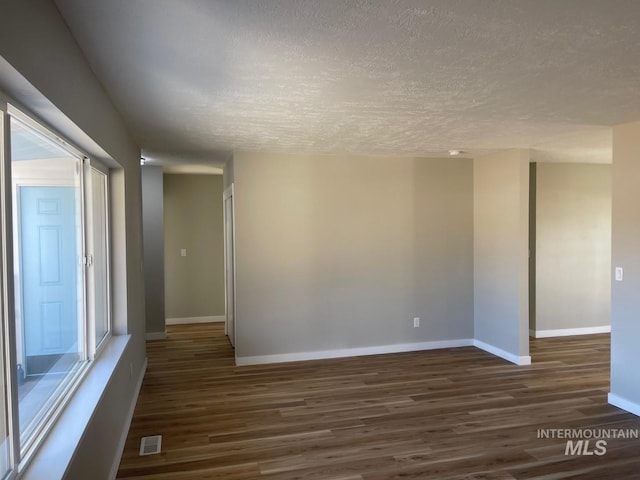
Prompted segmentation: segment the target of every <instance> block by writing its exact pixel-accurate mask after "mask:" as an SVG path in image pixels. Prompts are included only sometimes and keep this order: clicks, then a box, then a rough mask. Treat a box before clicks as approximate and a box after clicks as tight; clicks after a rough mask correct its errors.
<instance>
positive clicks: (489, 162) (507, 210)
mask: <svg viewBox="0 0 640 480" xmlns="http://www.w3.org/2000/svg"><path fill="white" fill-rule="evenodd" d="M473 178H474V183H473V186H474V231H473V238H474V326H475V339H476V340H478V341H480V342H483V343H484V344H486V346H489V347H490V348H492V349H494V351H495V350H496V349H497V351H496V353H500V354H503V356H505V358H508V359H510V360H511V361H513V362H516V363H518V362H521V363H526V361H527V359H526V357H528V355H529V337H528V327H529V301H528V299H529V298H528V297H529V279H528V271H529V268H528V263H529V259H528V258H529V152H528V150H510V151H506V152H502V153H497V154H494V155H487V156H484V157H481V158H477V159H475V160H474V163H473ZM504 354H506V355H504ZM521 357H524V358H521Z"/></svg>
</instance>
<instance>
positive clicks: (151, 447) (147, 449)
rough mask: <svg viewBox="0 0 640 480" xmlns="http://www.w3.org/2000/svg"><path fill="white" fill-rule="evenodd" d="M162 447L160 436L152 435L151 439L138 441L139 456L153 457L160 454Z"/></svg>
mask: <svg viewBox="0 0 640 480" xmlns="http://www.w3.org/2000/svg"><path fill="white" fill-rule="evenodd" d="M161 447H162V435H154V436H152V437H142V440H141V441H140V456H141V457H142V456H144V455H155V454H156V453H160V449H161Z"/></svg>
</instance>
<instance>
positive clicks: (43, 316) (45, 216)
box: [10, 117, 87, 449]
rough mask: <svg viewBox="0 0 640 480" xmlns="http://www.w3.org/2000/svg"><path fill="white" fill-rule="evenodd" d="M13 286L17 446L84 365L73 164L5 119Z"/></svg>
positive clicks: (76, 165) (76, 162)
mask: <svg viewBox="0 0 640 480" xmlns="http://www.w3.org/2000/svg"><path fill="white" fill-rule="evenodd" d="M10 131H11V177H12V200H13V225H12V228H13V257H14V258H13V268H14V279H13V287H14V294H15V318H14V322H15V326H14V330H15V338H14V339H13V340H14V341H15V344H16V376H17V387H18V413H19V431H20V439H21V447H22V449H24V448H25V447H28V445H29V443H30V442H31V440H33V439H34V437H35V434H37V432H38V430H39V428H41V427H42V426H43V425H44V424H45V423H46V421H47V418H48V416H49V415H50V414H51V412H52V411H53V409H54V407H55V406H56V405H57V404H58V403H59V400H60V398H61V396H62V395H63V394H64V393H65V392H66V389H67V387H68V385H69V383H70V382H72V381H73V379H74V378H75V376H76V374H77V373H78V371H79V369H80V368H81V366H82V364H83V362H84V361H85V360H86V358H87V355H86V342H85V323H84V281H83V280H84V279H83V262H82V258H83V257H82V255H83V248H82V245H83V211H82V203H81V202H82V191H81V179H80V172H81V168H80V167H81V165H80V159H79V158H78V157H76V156H75V155H73V154H72V153H71V152H70V151H67V150H66V149H65V148H63V147H62V146H61V145H58V144H57V143H54V142H53V141H51V140H49V139H48V138H46V137H45V136H44V135H42V134H41V133H39V132H37V131H36V130H35V129H32V128H31V127H30V126H28V125H26V124H24V123H22V122H21V121H19V120H18V119H16V118H13V117H12V118H11V128H10Z"/></svg>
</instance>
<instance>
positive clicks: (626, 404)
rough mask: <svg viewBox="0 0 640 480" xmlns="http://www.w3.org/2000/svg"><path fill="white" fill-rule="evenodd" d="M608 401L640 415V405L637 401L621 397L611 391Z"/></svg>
mask: <svg viewBox="0 0 640 480" xmlns="http://www.w3.org/2000/svg"><path fill="white" fill-rule="evenodd" d="M607 401H608V402H609V403H610V404H611V405H613V406H614V407H618V408H621V409H623V410H626V411H627V412H629V413H633V414H634V415H637V416H639V417H640V405H638V404H637V403H635V402H632V401H630V400H627V399H626V398H622V397H619V396H618V395H616V394H615V393H611V392H609V395H607Z"/></svg>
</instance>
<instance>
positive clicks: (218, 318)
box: [164, 315, 225, 325]
mask: <svg viewBox="0 0 640 480" xmlns="http://www.w3.org/2000/svg"><path fill="white" fill-rule="evenodd" d="M224 321H225V318H224V315H212V316H208V317H183V318H167V319H165V321H164V323H165V324H166V325H186V324H188V323H218V322H224Z"/></svg>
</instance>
